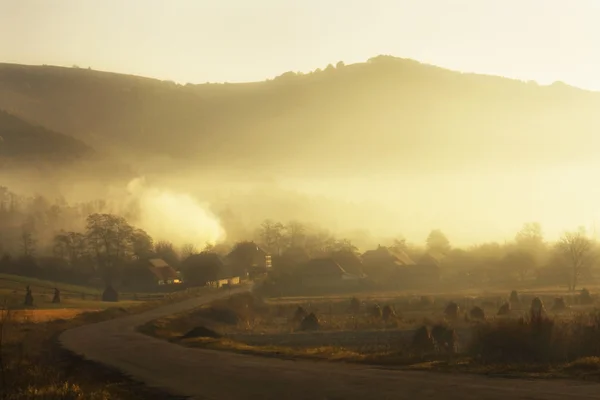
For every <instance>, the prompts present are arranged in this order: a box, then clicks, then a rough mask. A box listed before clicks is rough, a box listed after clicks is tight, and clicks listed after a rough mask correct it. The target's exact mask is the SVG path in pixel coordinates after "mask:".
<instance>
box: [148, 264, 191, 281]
mask: <svg viewBox="0 0 600 400" xmlns="http://www.w3.org/2000/svg"><path fill="white" fill-rule="evenodd" d="M148 270H149V271H150V272H151V273H152V274H153V275H154V278H155V281H156V283H157V284H159V285H173V284H180V283H182V282H183V281H182V279H181V276H180V274H179V272H177V271H176V270H175V269H174V268H173V267H171V266H170V265H169V264H167V263H166V261H165V260H163V259H162V258H151V259H149V260H148Z"/></svg>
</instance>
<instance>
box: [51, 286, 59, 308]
mask: <svg viewBox="0 0 600 400" xmlns="http://www.w3.org/2000/svg"><path fill="white" fill-rule="evenodd" d="M52 302H53V303H54V304H58V303H60V290H58V288H54V297H53V298H52Z"/></svg>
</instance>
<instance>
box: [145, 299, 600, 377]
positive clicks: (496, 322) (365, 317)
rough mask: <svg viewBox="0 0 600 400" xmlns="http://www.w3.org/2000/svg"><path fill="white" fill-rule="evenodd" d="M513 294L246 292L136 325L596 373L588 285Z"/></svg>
mask: <svg viewBox="0 0 600 400" xmlns="http://www.w3.org/2000/svg"><path fill="white" fill-rule="evenodd" d="M512 296H513V298H511V292H510V291H508V292H501V291H499V292H490V293H479V294H476V293H464V292H463V293H443V294H442V293H438V294H423V295H415V294H407V293H381V294H377V293H371V294H368V295H365V294H363V295H362V296H360V297H359V296H358V295H357V296H350V297H345V296H331V297H327V296H322V297H294V298H276V299H273V298H272V299H264V298H261V297H259V296H257V295H254V294H248V293H247V294H240V295H237V296H233V297H230V298H228V299H222V300H219V301H216V302H214V303H212V304H209V305H205V306H202V307H200V308H197V309H195V310H192V311H189V312H186V313H183V314H178V315H171V316H167V317H163V318H160V319H157V320H154V321H150V322H149V323H147V324H145V325H144V326H142V327H141V328H140V330H141V331H142V332H144V333H147V334H149V335H152V336H155V337H159V338H162V339H165V340H169V341H171V342H173V343H178V344H181V345H184V346H190V347H198V348H204V349H214V350H224V351H233V352H238V353H244V354H255V355H262V356H269V357H280V358H309V359H317V360H329V361H331V360H337V361H348V362H358V363H369V364H379V365H386V366H395V367H402V368H411V369H413V368H416V369H434V370H451V371H454V372H455V371H468V372H483V373H486V374H490V373H498V374H516V375H517V376H521V375H527V376H545V377H552V376H554V377H560V376H584V377H586V378H590V377H592V378H594V379H597V378H598V379H600V358H597V357H599V356H600V348H599V349H596V346H595V344H594V343H595V340H597V339H600V316H599V315H598V314H597V313H596V312H595V309H596V306H597V304H598V298H597V296H596V295H595V294H594V293H589V292H587V291H586V293H583V292H572V293H567V292H564V291H561V290H560V289H556V288H547V289H544V290H536V291H522V292H520V293H515V294H512ZM535 298H538V299H540V300H541V301H542V303H543V318H544V319H543V320H541V321H537V320H536V321H532V320H531V304H532V301H533V300H534V299H535ZM501 309H504V310H503V311H502V310H501ZM311 315H312V317H311ZM308 319H312V325H311V324H307V321H306V320H308ZM309 322H310V321H309ZM583 332H585V333H583ZM581 343H583V344H584V345H582V344H581ZM576 344H577V346H575V345H576ZM575 347H577V348H575Z"/></svg>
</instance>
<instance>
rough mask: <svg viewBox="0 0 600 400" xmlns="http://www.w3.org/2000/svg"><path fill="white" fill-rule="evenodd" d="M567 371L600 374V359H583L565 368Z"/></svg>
mask: <svg viewBox="0 0 600 400" xmlns="http://www.w3.org/2000/svg"><path fill="white" fill-rule="evenodd" d="M565 369H567V370H580V371H598V372H600V357H583V358H579V359H577V360H575V361H573V362H570V363H568V364H567V365H566V366H565Z"/></svg>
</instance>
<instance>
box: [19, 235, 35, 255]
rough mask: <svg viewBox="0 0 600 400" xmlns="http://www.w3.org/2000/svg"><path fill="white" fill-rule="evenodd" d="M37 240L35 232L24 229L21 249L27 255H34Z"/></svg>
mask: <svg viewBox="0 0 600 400" xmlns="http://www.w3.org/2000/svg"><path fill="white" fill-rule="evenodd" d="M35 245H36V240H35V238H34V237H33V233H31V232H29V231H26V230H23V233H21V251H22V253H23V256H25V257H33V256H34V254H35Z"/></svg>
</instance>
